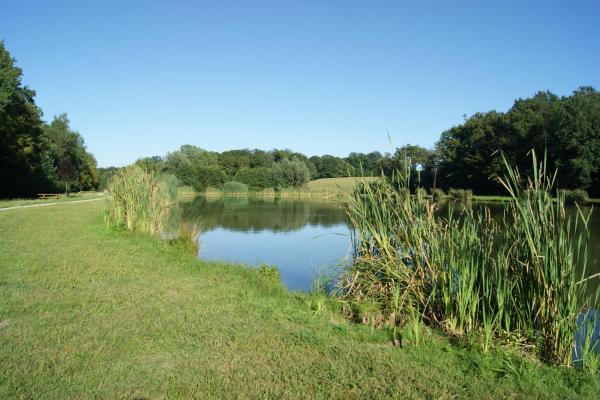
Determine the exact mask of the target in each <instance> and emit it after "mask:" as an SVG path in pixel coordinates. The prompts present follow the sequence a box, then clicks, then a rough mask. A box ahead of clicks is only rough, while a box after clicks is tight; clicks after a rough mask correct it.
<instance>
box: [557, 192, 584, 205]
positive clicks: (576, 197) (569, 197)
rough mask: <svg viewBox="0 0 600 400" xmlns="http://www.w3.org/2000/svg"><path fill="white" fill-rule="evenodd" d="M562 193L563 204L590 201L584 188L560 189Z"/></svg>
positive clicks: (580, 203)
mask: <svg viewBox="0 0 600 400" xmlns="http://www.w3.org/2000/svg"><path fill="white" fill-rule="evenodd" d="M562 192H563V195H564V196H565V204H579V205H582V204H586V203H588V202H589V201H590V198H589V197H588V194H587V192H586V191H585V190H582V189H575V190H562Z"/></svg>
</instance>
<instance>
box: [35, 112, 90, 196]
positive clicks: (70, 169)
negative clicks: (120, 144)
mask: <svg viewBox="0 0 600 400" xmlns="http://www.w3.org/2000/svg"><path fill="white" fill-rule="evenodd" d="M69 124H70V123H69V118H68V117H67V115H66V114H61V115H59V116H56V117H54V119H53V120H52V122H51V123H50V124H44V125H43V140H42V141H43V143H44V150H43V152H42V158H43V165H44V170H45V173H46V177H47V179H48V181H49V182H52V183H53V186H54V188H57V187H58V186H59V185H58V182H59V181H60V182H61V184H62V186H64V187H65V190H66V191H68V189H69V187H70V185H71V184H73V185H74V186H76V187H77V188H78V189H79V190H90V189H96V188H97V187H98V173H97V170H96V159H95V158H94V156H93V155H92V154H90V153H88V152H87V151H86V149H85V142H84V140H83V137H82V136H81V135H80V134H79V132H77V131H74V130H72V129H71V127H70V126H69Z"/></svg>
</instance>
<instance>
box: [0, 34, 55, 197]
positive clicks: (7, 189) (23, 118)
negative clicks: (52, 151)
mask: <svg viewBox="0 0 600 400" xmlns="http://www.w3.org/2000/svg"><path fill="white" fill-rule="evenodd" d="M21 77H22V71H21V69H20V68H18V67H16V65H15V60H14V59H13V58H12V57H11V56H10V54H9V53H8V51H7V50H6V48H5V46H4V42H2V41H0V198H1V197H19V196H31V195H33V194H35V192H36V190H39V188H42V187H44V186H46V180H45V176H44V173H43V170H42V160H41V157H40V153H41V152H40V150H41V135H42V129H41V115H42V113H41V111H40V109H39V108H38V107H37V106H36V105H35V102H34V97H35V92H34V91H33V90H31V89H29V88H28V87H26V86H23V84H22V83H21Z"/></svg>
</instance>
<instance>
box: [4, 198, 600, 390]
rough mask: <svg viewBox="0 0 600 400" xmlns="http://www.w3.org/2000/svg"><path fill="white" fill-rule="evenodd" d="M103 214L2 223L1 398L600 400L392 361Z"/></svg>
mask: <svg viewBox="0 0 600 400" xmlns="http://www.w3.org/2000/svg"><path fill="white" fill-rule="evenodd" d="M101 203H102V202H92V203H80V204H70V205H62V206H49V207H41V208H30V209H17V210H11V211H6V212H3V213H1V214H0V254H1V257H0V398H1V399H12V398H24V399H29V398H30V399H47V398H48V399H49V398H52V399H69V398H79V399H89V398H105V399H114V398H129V399H146V398H148V399H160V398H169V399H171V398H198V399H208V398H224V399H225V398H242V399H243V398H248V399H255V398H289V399H296V398H311V399H312V398H323V399H329V398H340V399H356V398H489V399H497V398H503V397H507V398H540V399H541V398H543V399H546V398H584V397H589V398H594V397H595V396H597V391H598V390H599V388H600V386H599V385H598V380H597V379H595V378H592V377H590V376H589V375H586V374H583V373H579V372H576V371H574V370H570V369H557V368H548V367H542V366H539V367H538V366H534V365H533V364H532V363H530V362H528V361H522V359H521V358H514V357H509V356H505V355H502V354H501V353H500V352H494V353H492V354H490V355H482V354H480V353H479V352H478V351H475V350H468V349H465V348H461V347H458V346H450V345H449V344H448V342H447V341H446V340H443V339H439V338H437V336H434V335H432V336H430V337H428V338H426V339H425V343H424V344H422V345H420V346H416V347H411V346H408V347H405V348H402V349H400V348H397V347H393V346H391V345H390V341H389V340H388V337H387V336H386V334H385V332H383V331H377V330H372V329H370V328H368V327H364V326H356V325H353V324H351V323H349V322H346V321H345V320H344V319H342V318H341V317H339V316H337V314H335V313H333V312H325V313H323V314H319V315H314V313H313V311H311V309H310V307H309V306H308V305H307V304H306V301H305V300H304V299H303V297H302V296H299V295H295V294H291V293H289V292H288V291H287V290H285V289H284V288H283V287H282V286H281V285H279V284H276V283H272V282H270V281H268V280H267V278H264V277H262V276H261V275H259V274H257V273H252V272H249V271H248V270H246V269H243V268H241V267H236V266H229V265H220V264H209V263H202V262H199V261H196V260H195V257H194V255H192V254H187V253H185V252H183V251H182V250H179V249H177V248H174V247H172V246H169V245H168V244H165V243H161V242H158V241H156V240H153V239H150V238H148V237H144V236H138V235H131V234H127V233H125V232H116V231H112V230H108V229H107V228H106V226H105V223H104V220H103V217H102V214H101V209H102V204H101ZM231 245H232V246H235V243H232V244H231Z"/></svg>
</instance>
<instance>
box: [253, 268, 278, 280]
mask: <svg viewBox="0 0 600 400" xmlns="http://www.w3.org/2000/svg"><path fill="white" fill-rule="evenodd" d="M250 270H251V271H252V272H255V273H257V274H258V275H260V276H261V277H263V278H265V279H266V280H268V281H271V282H277V283H281V275H280V274H279V268H277V266H276V265H269V264H261V265H259V266H257V267H253V268H251V269H250Z"/></svg>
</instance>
